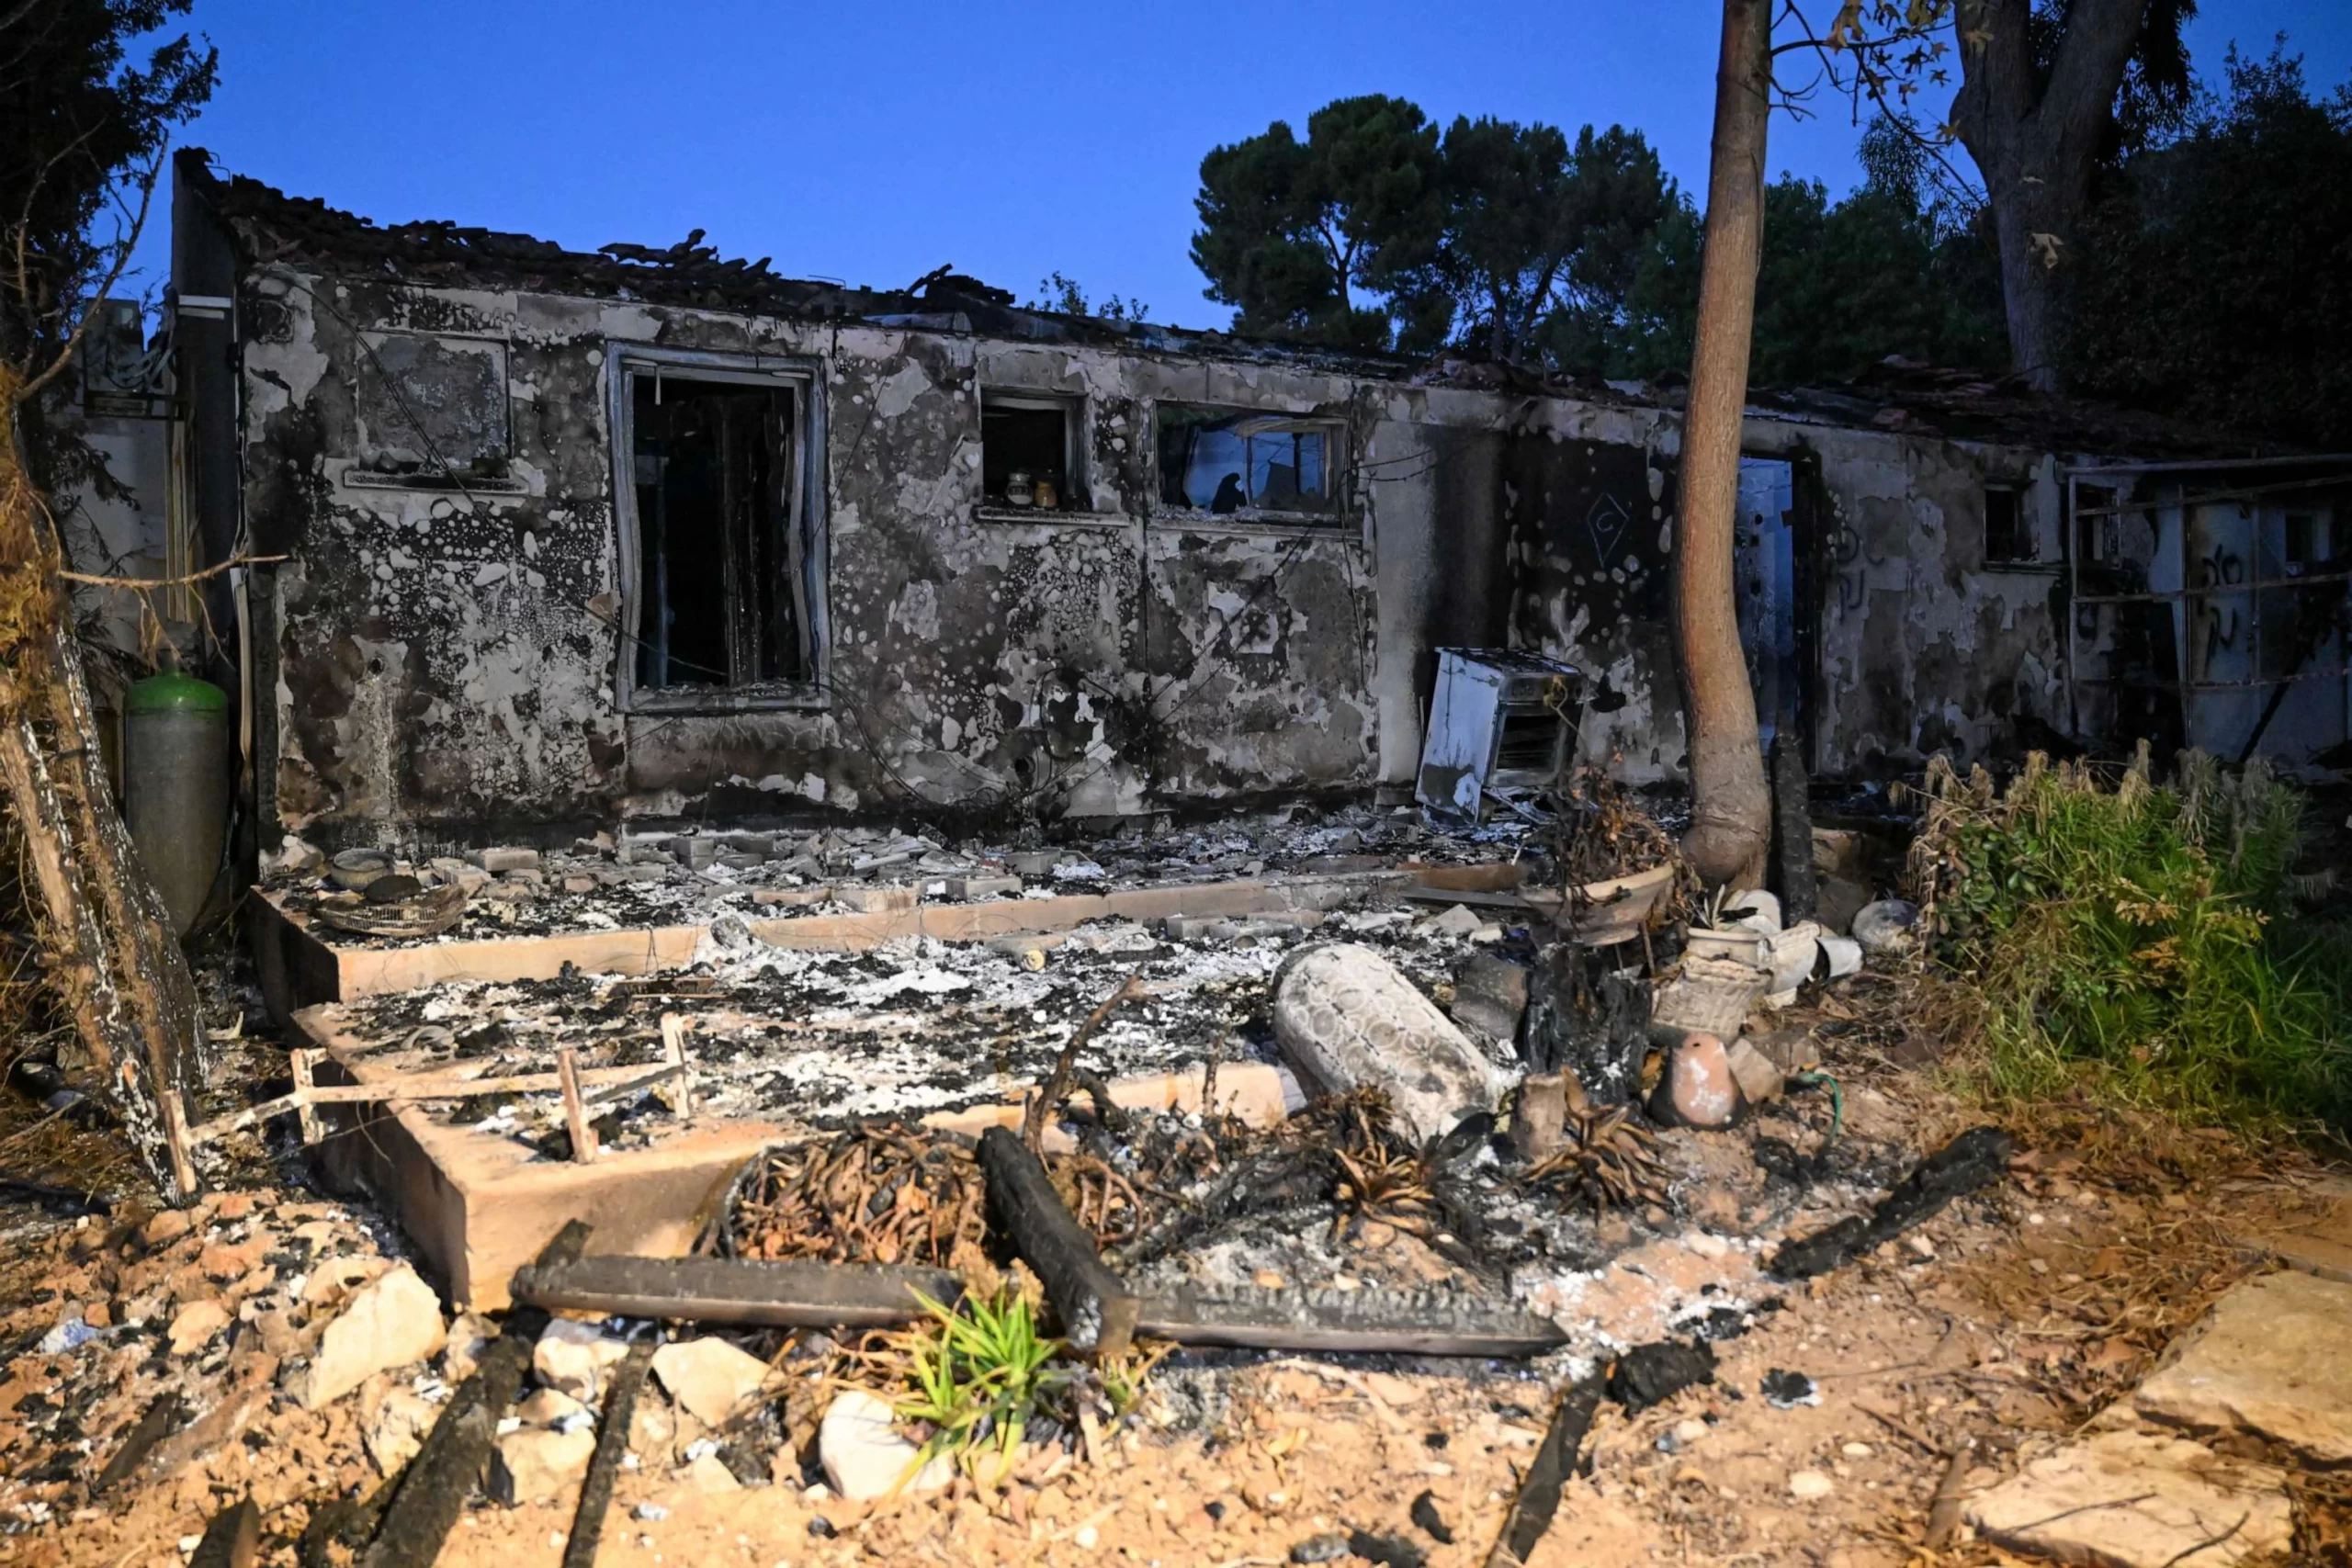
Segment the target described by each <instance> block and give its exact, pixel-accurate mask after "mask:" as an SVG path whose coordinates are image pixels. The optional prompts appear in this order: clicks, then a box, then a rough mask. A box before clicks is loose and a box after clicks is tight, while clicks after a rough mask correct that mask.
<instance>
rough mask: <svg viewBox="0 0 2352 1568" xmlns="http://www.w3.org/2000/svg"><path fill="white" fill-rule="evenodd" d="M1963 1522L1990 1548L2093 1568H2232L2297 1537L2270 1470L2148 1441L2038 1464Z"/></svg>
mask: <svg viewBox="0 0 2352 1568" xmlns="http://www.w3.org/2000/svg"><path fill="white" fill-rule="evenodd" d="M1965 1517H1967V1519H1968V1521H1969V1523H1971V1524H1973V1525H1974V1526H1975V1527H1976V1533H1977V1534H1978V1535H1979V1536H1980V1537H1982V1538H1983V1539H1985V1540H1988V1541H1990V1542H1992V1543H1993V1544H1994V1545H1996V1546H1999V1547H2004V1548H2007V1550H2009V1551H2024V1552H2031V1553H2033V1554H2034V1555H2036V1556H2041V1557H2050V1558H2054V1559H2056V1560H2057V1561H2058V1562H2074V1563H2091V1564H2098V1565H2099V1568H2230V1565H2232V1564H2235V1563H2241V1562H2262V1561H2264V1560H2265V1559H2267V1558H2272V1557H2276V1556H2278V1555H2279V1554H2280V1553H2282V1552H2284V1551H2286V1550H2287V1548H2288V1547H2289V1546H2290V1544H2291V1543H2292V1541H2293V1539H2294V1514H2293V1509H2292V1508H2291V1506H2290V1504H2289V1502H2288V1499H2287V1494H2286V1491H2285V1488H2284V1486H2283V1484H2282V1482H2281V1478H2280V1476H2279V1474H2278V1472H2277V1471H2274V1470H2268V1469H2265V1468H2263V1467H2261V1466H2257V1465H2248V1464H2244V1463H2240V1462H2238V1461H2231V1460H2226V1459H2223V1458H2222V1456H2220V1455H2219V1454H2216V1453H2214V1452H2213V1451H2212V1450H2211V1449H2208V1448H2206V1447H2205V1446H2204V1445H2203V1444H2201V1443H2193V1442H2189V1441H2188V1440H2187V1439H2185V1438H2168V1437H2164V1436H2161V1435H2158V1434H2154V1433H2147V1432H2103V1433H2101V1434H2099V1435H2098V1437H2095V1438H2090V1439H2088V1440H2087V1441H2085V1442H2079V1443H2074V1444H2070V1445H2068V1446H2067V1447H2065V1448H2063V1449H2061V1450H2058V1451H2057V1452H2056V1453H2053V1454H2050V1455H2048V1456H2046V1457H2044V1458H2041V1459H2038V1460H2036V1461H2033V1462H2032V1463H2031V1464H2029V1465H2027V1466H2026V1467H2025V1470H2024V1471H2023V1472H2021V1473H2020V1474H2018V1475H2016V1476H2013V1477H2011V1478H2010V1479H2009V1480H2007V1481H2005V1482H2003V1483H2000V1484H1999V1485H1998V1486H1996V1487H1994V1488H1992V1489H1991V1490H1990V1491H1988V1492H1986V1493H1985V1494H1984V1495H1981V1496H1979V1497H1978V1498H1977V1499H1976V1500H1975V1501H1974V1502H1973V1503H1971V1504H1970V1505H1968V1507H1967V1509H1966V1514H1965Z"/></svg>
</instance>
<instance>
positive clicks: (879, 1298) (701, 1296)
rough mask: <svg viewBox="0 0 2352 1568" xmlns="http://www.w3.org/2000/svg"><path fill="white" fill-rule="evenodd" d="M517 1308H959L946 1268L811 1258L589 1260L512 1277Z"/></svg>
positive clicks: (832, 1316) (790, 1311)
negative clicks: (925, 1302) (925, 1301)
mask: <svg viewBox="0 0 2352 1568" xmlns="http://www.w3.org/2000/svg"><path fill="white" fill-rule="evenodd" d="M508 1289H509V1290H510V1291H512V1292H513V1293H514V1296H515V1300H516V1301H518V1302H528V1303H532V1304H533V1305H535V1306H540V1307H545V1308H547V1309H548V1310H550V1311H557V1310H562V1311H584V1312H594V1313H600V1314H605V1315H606V1316H612V1317H643V1318H660V1319H669V1320H672V1321H675V1322H688V1323H723V1324H734V1325H741V1326H746V1327H751V1326H759V1327H772V1328H882V1327H888V1325H891V1324H895V1323H905V1322H909V1321H910V1320H912V1319H914V1318H918V1317H921V1316H922V1313H923V1308H922V1302H921V1301H920V1300H919V1299H918V1292H920V1293H921V1295H922V1296H928V1297H930V1298H931V1299H932V1300H933V1301H935V1302H939V1303H943V1304H946V1305H953V1304H954V1303H955V1302H956V1298H957V1297H958V1296H959V1295H961V1294H962V1292H963V1282H962V1281H961V1280H958V1279H957V1278H956V1276H955V1275H954V1274H952V1273H950V1272H949V1271H948V1270H946V1269H910V1268H894V1267H886V1266H884V1265H881V1264H875V1263H820V1262H818V1261H816V1260H814V1259H810V1258H789V1259H774V1260H771V1259H763V1258H625V1257H616V1256H607V1257H598V1258H579V1259H576V1260H574V1261H572V1262H569V1263H556V1264H547V1265H538V1264H534V1265H531V1266H528V1267H526V1268H523V1269H516V1270H515V1279H514V1282H513V1283H512V1284H511V1285H510V1286H509V1287H508Z"/></svg>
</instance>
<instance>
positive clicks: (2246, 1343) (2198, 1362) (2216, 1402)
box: [2132, 1271, 2352, 1464]
mask: <svg viewBox="0 0 2352 1568" xmlns="http://www.w3.org/2000/svg"><path fill="white" fill-rule="evenodd" d="M2132 1407H2133V1408H2134V1409H2136V1410H2137V1411H2138V1412H2139V1413H2140V1414H2141V1415H2142V1416H2144V1417H2146V1418H2147V1419H2149V1420H2152V1421H2162V1422H2165V1423H2167V1424H2169V1425H2172V1426H2177V1427H2189V1428H2192V1429H2194V1430H2198V1431H2243V1432H2252V1433H2254V1434H2256V1435H2257V1436H2259V1437H2264V1438H2269V1439H2271V1440H2272V1441H2274V1442H2279V1443H2284V1444H2286V1445H2288V1446H2289V1447H2290V1448H2292V1449H2294V1450H2297V1451H2298V1452H2300V1453H2302V1454H2304V1455H2306V1456H2308V1457H2309V1458H2310V1459H2312V1460H2313V1461H2317V1462H2319V1463H2322V1464H2344V1463H2346V1462H2352V1285H2347V1284H2342V1283H2339V1282H2337V1281H2335V1280H2323V1279H2321V1278H2319V1277H2318V1276H2316V1275H2312V1274H2306V1273H2301V1272H2296V1271H2289V1272H2286V1273H2280V1274H2265V1275H2261V1276H2259V1277H2258V1278H2256V1279H2252V1280H2246V1281H2245V1283H2243V1284H2241V1285H2239V1286H2238V1287H2237V1288H2236V1289H2235V1290H2233V1291H2232V1292H2230V1293H2229V1294H2228V1295H2226V1296H2223V1297H2222V1299H2221V1300H2220V1301H2219V1302H2218V1303H2215V1304H2214V1307H2213V1310H2212V1312H2211V1313H2210V1314H2207V1316H2206V1319H2205V1321H2204V1322H2203V1323H2202V1324H2201V1325H2199V1326H2198V1328H2197V1329H2196V1330H2195V1332H2194V1334H2193V1336H2192V1337H2191V1338H2190V1339H2189V1340H2188V1342H2187V1343H2186V1344H2185V1345H2184V1346H2183V1347H2182V1348H2180V1349H2179V1350H2177V1352H2176V1353H2175V1354H2174V1355H2173V1356H2172V1358H2171V1359H2169V1360H2168V1361H2167V1363H2166V1364H2165V1366H2163V1367H2162V1368H2160V1369H2159V1370H2158V1371H2156V1372H2155V1373H2154V1375H2153V1376H2151V1377H2150V1378H2149V1379H2148V1380H2147V1382H2144V1383H2143V1384H2141V1385H2140V1390H2139V1392H2138V1393H2135V1394H2134V1395H2132Z"/></svg>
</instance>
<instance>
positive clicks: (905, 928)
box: [250, 871, 1408, 1023]
mask: <svg viewBox="0 0 2352 1568" xmlns="http://www.w3.org/2000/svg"><path fill="white" fill-rule="evenodd" d="M1407 881H1408V873H1405V872H1401V871H1399V872H1374V873H1368V874H1351V875H1347V876H1295V877H1291V876H1270V877H1262V878H1257V879H1253V880H1249V881H1238V882H1192V883H1178V884H1172V885H1170V886H1155V887H1131V888H1121V889H1116V890H1114V891H1112V892H1108V893H1080V894H1065V895H1062V896H1059V897H1050V898H1018V897H1016V898H996V899H990V900H988V901H986V902H983V903H978V904H921V903H916V902H914V890H913V889H912V888H905V889H897V890H894V891H895V892H896V893H898V894H899V897H900V898H901V907H899V908H876V909H871V910H866V911H863V912H859V913H854V914H846V915H799V916H792V917H786V918H782V919H766V920H760V919H754V920H752V921H750V922H748V923H749V925H750V927H751V931H752V935H753V936H756V937H758V938H759V939H760V940H761V941H762V942H767V943H768V944H770V945H771V946H775V947H790V948H801V949H811V950H820V951H828V952H863V951H865V950H866V949H870V948H874V947H878V946H880V945H881V944H882V943H883V942H888V941H890V940H892V939H893V938H896V937H905V936H928V937H935V938H937V939H939V940H940V941H942V942H982V941H987V940H988V939H989V938H992V937H1001V936H1006V935H1011V934H1014V933H1027V932H1043V931H1069V930H1070V929H1071V928H1072V927H1075V926H1080V925H1083V924H1085V923H1086V922H1088V921H1090V920H1108V919H1129V920H1135V921H1136V922H1138V923H1139V924H1143V925H1148V926H1149V925H1157V924H1159V922H1160V921H1162V920H1165V919H1168V918H1170V916H1224V917H1242V916H1250V915H1258V914H1272V913H1277V912H1281V911H1283V910H1323V909H1333V908H1340V906H1341V905H1344V904H1346V903H1348V902H1350V901H1351V900H1353V899H1355V898H1358V897H1363V895H1365V894H1367V893H1370V892H1373V891H1375V890H1377V889H1379V888H1381V887H1384V886H1402V885H1403V884H1404V883H1406V882H1407ZM250 908H251V909H252V911H253V912H252V916H251V920H252V930H251V934H252V941H253V950H254V965H255V967H256V969H257V970H258V971H259V975H260V979H261V987H262V994H263V997H264V998H265V999H266V1001H267V1003H268V1005H269V1010H270V1014H271V1016H272V1017H273V1018H275V1019H277V1021H279V1022H280V1023H285V1022H288V1021H291V1020H292V1018H293V1016H294V1014H295V1013H297V1012H299V1011H300V1010H302V1009H304V1008H307V1007H314V1006H316V1005H318V1004H319V1003H322V1002H335V1001H352V1000H355V999H356V998H360V997H371V996H380V995H383V994H385V993H387V992H391V991H413V990H419V989H422V988H424V987H427V986H437V985H442V984H445V983H447V982H449V981H453V980H493V981H497V980H546V979H552V978H553V977H555V976H557V975H559V974H560V973H561V972H562V971H563V969H564V968H565V967H566V966H567V965H569V966H570V967H571V968H572V969H574V970H577V971H579V972H580V973H582V974H589V975H651V974H656V973H659V972H660V971H662V970H664V969H675V968H681V967H683V966H684V964H687V963H688V962H689V961H690V960H691V958H692V956H693V953H694V951H695V944H696V943H698V942H701V941H702V939H703V937H704V936H706V935H707V934H708V932H709V930H710V928H709V926H708V924H707V923H704V924H693V925H673V926H647V927H637V928H630V929H625V930H619V931H559V932H553V933H550V934H547V935H537V936H516V937H498V938H488V939H483V940H478V941H448V940H442V941H424V942H409V943H406V944H400V945H396V944H391V943H386V942H368V941H367V940H365V939H349V938H342V933H340V932H337V933H334V935H335V936H336V937H337V938H340V939H341V940H334V941H330V940H329V933H328V932H327V931H326V930H325V929H324V928H322V927H320V926H318V925H316V924H314V923H313V922H312V921H311V919H309V918H308V917H307V916H305V915H303V914H302V913H300V911H298V910H295V909H290V908H287V906H286V902H285V900H284V899H283V897H281V896H280V895H279V894H278V893H277V892H275V891H272V890H266V889H257V890H256V891H255V895H254V897H253V899H252V900H251V901H250Z"/></svg>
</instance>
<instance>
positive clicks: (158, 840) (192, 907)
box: [122, 670, 230, 936]
mask: <svg viewBox="0 0 2352 1568" xmlns="http://www.w3.org/2000/svg"><path fill="white" fill-rule="evenodd" d="M122 728H123V736H122V750H123V759H122V816H123V822H124V825H125V826H126V827H128V828H129V829H130V838H131V841H132V842H133V843H135V844H137V845H138V846H139V853H140V856H141V858H142V859H143V860H145V861H146V863H147V874H148V875H149V876H151V877H152V878H153V879H154V883H155V890H156V892H158V893H160V894H162V895H163V898H164V908H165V909H167V910H169V911H170V913H171V918H172V926H173V929H174V931H175V932H176V933H177V934H179V935H181V936H186V935H187V933H188V931H189V930H190V928H192V927H193V926H194V925H195V924H196V918H197V916H198V914H200V913H202V912H203V909H204V900H205V898H206V897H207V896H209V894H210V893H211V891H212V882H213V878H214V877H215V876H217V875H218V874H219V873H220V854H221V851H222V849H223V847H224V842H225V840H226V838H227V835H228V831H229V788H230V780H229V696H228V694H227V693H225V692H223V691H221V689H220V687H218V686H216V685H214V684H212V683H211V682H209V681H199V680H198V679H197V678H196V677H195V676H193V675H190V674H188V673H187V671H180V670H170V671H164V673H163V674H161V675H153V676H150V677H148V678H147V679H146V680H144V681H141V682H138V683H137V684H136V685H134V686H132V687H131V688H130V693H129V694H128V695H127V696H126V698H125V700H124V703H123V726H122Z"/></svg>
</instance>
